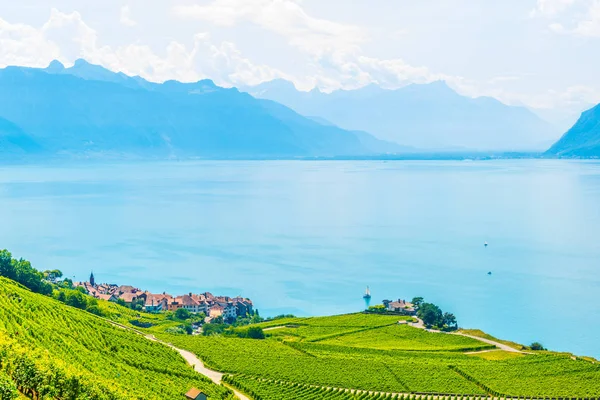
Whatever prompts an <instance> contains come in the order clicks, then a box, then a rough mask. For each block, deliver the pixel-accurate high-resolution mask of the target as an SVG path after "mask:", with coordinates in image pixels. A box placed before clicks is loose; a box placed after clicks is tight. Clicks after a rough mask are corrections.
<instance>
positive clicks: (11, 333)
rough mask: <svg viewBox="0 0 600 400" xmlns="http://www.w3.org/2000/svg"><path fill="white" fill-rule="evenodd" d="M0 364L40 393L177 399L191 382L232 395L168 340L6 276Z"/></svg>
mask: <svg viewBox="0 0 600 400" xmlns="http://www.w3.org/2000/svg"><path fill="white" fill-rule="evenodd" d="M0 367H1V368H0V369H1V370H2V372H3V373H4V374H5V376H8V377H10V380H12V382H13V383H14V384H16V385H17V386H19V387H20V389H21V392H23V393H25V394H28V395H29V396H31V397H36V398H42V397H43V398H48V399H50V398H57V399H88V400H92V399H96V400H101V399H106V400H129V399H132V400H133V399H136V400H137V399H148V400H152V399H156V400H164V399H169V400H170V399H174V400H177V399H184V398H185V397H184V394H185V392H186V391H187V390H188V389H190V388H191V387H197V388H199V389H201V390H203V391H204V392H206V393H207V394H208V395H209V396H210V398H211V399H228V398H232V393H231V391H229V390H228V389H226V388H224V387H221V386H217V385H214V384H213V383H211V382H210V381H209V380H208V379H206V378H204V377H202V376H201V375H198V374H197V373H196V372H194V371H193V370H192V368H191V367H189V366H188V365H187V364H186V362H185V361H184V360H183V358H181V357H180V356H179V355H178V354H177V353H176V352H175V351H173V350H171V349H169V348H168V347H166V346H163V345H160V344H158V343H153V342H151V341H149V340H147V339H145V338H143V337H141V336H139V335H136V334H134V333H131V332H129V331H126V330H124V329H121V328H117V327H115V326H113V325H111V324H110V323H108V322H106V321H104V320H102V319H100V318H98V317H95V316H94V315H92V314H90V313H87V312H85V311H81V310H78V309H75V308H71V307H67V306H65V305H64V304H62V303H60V302H58V301H55V300H53V299H51V298H49V297H46V296H43V295H38V294H34V293H31V292H30V291H29V290H27V289H25V288H23V287H22V286H20V285H18V284H16V283H14V282H13V281H10V280H8V279H5V278H0ZM7 398H8V397H7Z"/></svg>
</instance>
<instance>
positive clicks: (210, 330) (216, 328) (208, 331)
mask: <svg viewBox="0 0 600 400" xmlns="http://www.w3.org/2000/svg"><path fill="white" fill-rule="evenodd" d="M226 327H227V325H225V324H204V325H203V326H202V334H203V335H204V336H212V335H218V334H221V333H223V332H224V331H225V328H226Z"/></svg>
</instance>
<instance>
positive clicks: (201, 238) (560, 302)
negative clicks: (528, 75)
mask: <svg viewBox="0 0 600 400" xmlns="http://www.w3.org/2000/svg"><path fill="white" fill-rule="evenodd" d="M0 221H1V222H2V229H1V230H0V247H3V248H4V247H5V248H8V249H10V250H11V251H12V252H13V254H14V255H15V256H18V257H24V258H27V259H29V260H31V261H32V262H33V264H34V266H35V267H37V268H38V269H47V268H60V269H61V270H63V271H64V272H65V274H66V276H69V277H73V276H74V277H75V278H76V279H78V280H81V279H87V277H88V276H89V273H90V271H91V270H93V271H94V274H95V275H96V278H97V280H100V281H109V282H115V283H121V284H132V285H135V286H138V287H141V288H144V289H149V290H152V291H156V292H162V291H169V292H172V293H186V292H189V291H194V292H203V291H211V292H213V293H220V294H228V295H243V296H248V297H250V298H252V299H253V300H254V302H255V305H256V307H257V308H258V309H259V310H260V311H261V314H263V315H273V314H277V313H282V312H292V313H296V314H299V315H323V314H332V313H345V312H351V311H358V310H361V309H362V308H363V307H364V303H363V299H362V294H363V292H364V290H365V287H366V286H367V285H369V286H370V287H371V291H372V294H373V303H377V302H380V301H381V300H382V299H384V298H390V299H397V298H399V297H400V298H405V299H410V298H412V297H413V296H417V295H420V296H424V297H425V298H426V299H427V300H429V301H432V302H434V303H437V304H439V305H440V306H441V307H442V308H443V309H444V310H448V311H452V312H454V313H455V314H456V315H457V317H458V319H459V323H460V325H461V326H464V327H477V328H481V329H483V330H485V331H487V332H489V333H491V334H494V335H496V336H499V337H501V338H505V339H511V340H515V341H518V342H523V343H531V342H532V341H534V340H537V341H541V342H542V343H543V344H544V345H546V346H547V347H550V348H551V349H555V350H568V351H572V352H575V353H577V354H587V355H593V356H596V357H600V340H598V332H600V301H599V295H600V243H599V241H600V163H596V162H576V161H573V162H570V161H542V160H527V161H520V160H519V161H484V162H464V161H463V162H461V161H431V162H428V161H389V162H384V161H339V162H338V161H335V162H334V161H323V162H312V161H310V162H309V161H256V162H248V161H239V162H230V161H206V162H168V163H167V162H165V163H137V164H120V165H108V166H107V165H78V164H75V165H48V166H3V167H0ZM485 241H487V242H488V243H489V246H488V247H487V248H485V247H484V245H483V244H484V242H485ZM488 271H491V272H492V275H491V276H489V275H488Z"/></svg>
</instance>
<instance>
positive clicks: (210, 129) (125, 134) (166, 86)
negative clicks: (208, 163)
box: [0, 60, 398, 158]
mask: <svg viewBox="0 0 600 400" xmlns="http://www.w3.org/2000/svg"><path fill="white" fill-rule="evenodd" d="M36 146H37V147H36ZM38 148H42V149H43V150H44V154H46V155H62V156H76V157H88V156H91V155H94V156H115V155H116V156H123V155H128V156H135V157H163V158H164V157H207V158H208V157H217V158H220V157H257V158H260V157H295V156H337V155H372V154H376V153H379V152H393V151H395V150H396V149H397V148H398V146H397V145H394V144H391V143H386V142H382V141H379V140H377V139H375V138H373V137H372V136H370V135H367V137H365V136H364V134H360V135H359V134H356V133H353V132H350V131H347V130H343V129H340V128H338V127H336V126H330V125H329V126H328V125H323V124H320V123H318V122H316V121H314V120H312V119H309V118H305V117H303V116H301V115H299V114H298V113H296V112H295V111H292V110H291V109H289V108H287V107H285V106H282V105H280V104H277V103H275V102H273V101H269V100H260V99H255V98H254V97H252V96H250V95H248V94H246V93H241V92H239V91H238V90H237V89H226V88H221V87H219V86H216V85H215V84H214V83H213V82H212V81H209V80H203V81H199V82H194V83H181V82H177V81H167V82H164V83H161V84H159V83H152V82H148V81H145V80H144V79H142V78H139V77H129V76H127V75H124V74H121V73H114V72H111V71H109V70H107V69H104V68H102V67H100V66H96V65H91V64H89V63H87V62H85V61H83V60H79V61H78V62H77V63H76V64H75V65H74V66H73V67H72V68H64V67H63V66H62V64H60V63H58V62H54V63H53V64H52V65H51V66H50V67H48V68H46V69H34V68H24V67H6V68H4V69H0V155H1V156H2V157H6V156H10V155H13V154H15V153H17V154H19V153H22V152H26V153H27V154H29V153H32V152H33V151H34V150H39V149H38Z"/></svg>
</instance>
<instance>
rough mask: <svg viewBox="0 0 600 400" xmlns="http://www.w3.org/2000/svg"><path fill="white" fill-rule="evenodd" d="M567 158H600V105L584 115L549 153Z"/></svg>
mask: <svg viewBox="0 0 600 400" xmlns="http://www.w3.org/2000/svg"><path fill="white" fill-rule="evenodd" d="M547 153H548V154H550V155H557V156H565V157H600V104H598V105H597V106H596V107H593V108H591V109H589V110H587V111H585V112H584V113H583V114H581V117H580V118H579V120H578V121H577V122H576V123H575V125H574V126H573V127H572V128H571V129H569V130H568V131H567V133H565V134H564V135H563V137H562V138H560V140H559V141H558V142H556V143H555V144H554V145H553V146H552V147H551V148H550V149H549V150H548V152H547Z"/></svg>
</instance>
